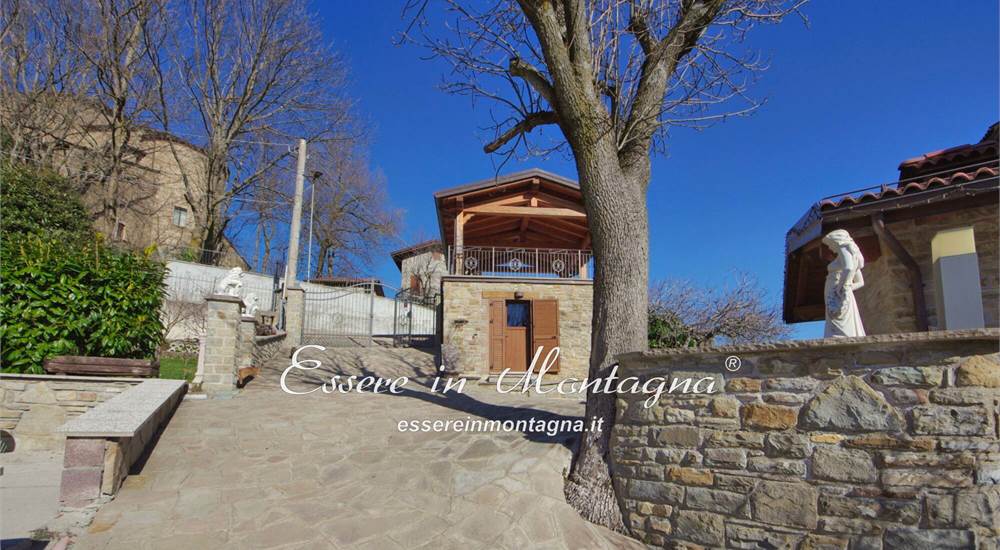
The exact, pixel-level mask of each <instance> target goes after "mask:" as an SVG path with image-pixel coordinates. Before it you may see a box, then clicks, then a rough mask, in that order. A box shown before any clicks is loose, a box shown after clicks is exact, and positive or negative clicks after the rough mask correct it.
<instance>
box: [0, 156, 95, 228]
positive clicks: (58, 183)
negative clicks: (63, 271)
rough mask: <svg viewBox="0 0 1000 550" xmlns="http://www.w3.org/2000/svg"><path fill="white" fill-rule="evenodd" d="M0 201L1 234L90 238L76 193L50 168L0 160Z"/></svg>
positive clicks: (87, 219) (85, 213)
mask: <svg viewBox="0 0 1000 550" xmlns="http://www.w3.org/2000/svg"><path fill="white" fill-rule="evenodd" d="M0 205H3V235H4V237H5V238H18V237H23V236H26V235H46V236H48V237H49V238H50V239H52V240H57V241H63V242H71V243H80V242H84V241H87V240H89V239H90V238H91V235H92V231H91V228H90V217H89V216H88V215H87V210H86V209H85V208H84V207H83V203H81V202H80V197H79V195H78V194H77V193H76V191H75V190H74V189H73V188H72V186H70V184H69V182H67V181H66V180H65V179H64V178H62V177H60V176H59V175H57V174H55V173H53V172H48V171H44V170H35V169H31V168H28V167H25V166H21V165H14V164H6V163H4V164H0Z"/></svg>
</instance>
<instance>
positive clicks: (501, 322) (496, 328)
mask: <svg viewBox="0 0 1000 550" xmlns="http://www.w3.org/2000/svg"><path fill="white" fill-rule="evenodd" d="M506 325H507V306H506V304H505V303H504V301H503V300H490V372H500V371H502V370H503V344H504V342H503V331H504V327H505V326H506Z"/></svg>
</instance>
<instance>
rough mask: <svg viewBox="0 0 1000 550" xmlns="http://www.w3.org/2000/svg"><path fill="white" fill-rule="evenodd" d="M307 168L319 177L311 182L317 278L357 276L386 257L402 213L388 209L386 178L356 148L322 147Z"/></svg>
mask: <svg viewBox="0 0 1000 550" xmlns="http://www.w3.org/2000/svg"><path fill="white" fill-rule="evenodd" d="M311 166H312V168H313V169H314V170H316V171H318V172H320V173H321V174H322V175H321V176H319V177H318V178H316V181H314V182H313V184H314V185H315V186H316V187H315V192H316V200H315V205H316V209H315V220H313V224H312V226H313V232H314V243H313V244H314V247H315V253H316V262H315V276H317V277H322V276H324V275H327V276H330V275H351V276H354V275H358V274H360V273H362V272H364V271H366V269H367V268H370V267H371V266H372V264H373V262H374V261H375V260H376V259H378V258H381V257H382V256H383V255H384V253H385V250H386V248H387V246H388V244H389V242H390V240H391V239H393V238H395V237H396V234H397V232H398V228H399V224H400V218H401V215H400V212H399V211H397V210H394V209H392V208H391V207H389V206H388V200H387V197H386V191H385V178H384V176H383V175H382V174H381V173H379V172H373V171H372V170H371V169H370V168H369V167H368V162H367V159H366V158H365V157H364V156H362V155H361V154H360V153H359V152H358V148H357V147H356V146H355V145H354V144H350V143H344V142H329V143H326V144H324V145H322V146H320V147H319V148H318V150H317V152H316V154H315V155H313V160H312V163H311ZM310 252H312V251H310Z"/></svg>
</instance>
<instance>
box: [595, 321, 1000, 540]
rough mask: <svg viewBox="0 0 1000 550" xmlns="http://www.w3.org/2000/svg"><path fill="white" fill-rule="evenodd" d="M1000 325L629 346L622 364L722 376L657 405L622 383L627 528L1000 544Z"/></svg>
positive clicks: (716, 535) (617, 464)
mask: <svg viewBox="0 0 1000 550" xmlns="http://www.w3.org/2000/svg"><path fill="white" fill-rule="evenodd" d="M998 340H1000V331H998V330H996V329H985V330H975V331H971V330H970V331H940V332H931V333H910V334H896V335H882V336H868V337H862V338H850V339H836V340H834V339H828V340H813V341H798V342H784V343H778V344H773V345H753V346H741V347H737V346H732V347H718V348H707V349H704V350H674V351H666V352H650V353H637V354H627V355H625V356H622V357H620V358H619V360H620V363H621V365H622V368H621V370H620V372H619V376H622V377H624V376H638V377H639V378H640V379H643V378H645V377H650V376H664V375H667V374H669V375H672V376H674V377H680V378H685V377H688V376H695V377H699V378H700V377H704V376H711V377H713V378H717V379H724V383H723V382H722V380H720V388H719V390H720V391H718V392H716V393H714V394H712V395H705V394H700V395H698V394H688V395H682V394H680V393H676V394H664V396H663V398H662V399H661V400H660V401H659V402H658V403H657V405H655V406H653V407H650V408H648V409H647V408H644V407H643V403H642V402H643V400H644V399H645V398H646V396H643V395H630V394H621V395H620V396H619V399H618V400H617V419H616V424H615V426H614V428H613V431H612V443H611V444H612V453H611V455H612V462H613V477H614V481H615V490H616V493H617V495H618V497H619V499H620V502H621V504H622V507H623V510H624V512H625V515H626V518H625V520H626V523H627V525H628V527H629V529H630V530H631V532H632V534H633V535H634V536H636V537H638V538H640V539H641V540H643V541H644V542H646V543H647V544H650V545H653V546H660V547H670V548H699V547H702V546H707V547H725V548H789V549H795V548H798V549H813V548H836V549H841V550H846V549H848V548H850V549H852V550H853V549H873V550H876V549H886V550H889V549H899V550H903V549H907V550H910V549H932V548H933V549H939V548H980V549H995V548H997V547H998V546H997V545H998V543H1000V485H998V483H1000V437H998V432H997V430H998V410H1000V355H998V353H997V351H998V347H1000V343H998ZM729 356H736V357H739V358H740V359H741V361H742V365H741V366H740V367H739V369H738V371H737V372H729V371H728V370H727V369H726V368H725V367H724V365H725V363H726V358H727V357H729Z"/></svg>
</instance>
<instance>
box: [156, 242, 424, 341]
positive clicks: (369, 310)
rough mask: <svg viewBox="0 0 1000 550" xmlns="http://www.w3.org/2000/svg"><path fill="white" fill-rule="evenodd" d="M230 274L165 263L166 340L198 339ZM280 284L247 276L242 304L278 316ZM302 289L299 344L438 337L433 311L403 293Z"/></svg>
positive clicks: (362, 287) (368, 284) (372, 285)
mask: <svg viewBox="0 0 1000 550" xmlns="http://www.w3.org/2000/svg"><path fill="white" fill-rule="evenodd" d="M228 273H229V270H228V269H226V268H220V267H214V266H208V265H203V264H196V263H191V262H182V261H170V262H168V263H167V276H166V278H165V279H164V283H165V284H166V287H167V297H166V301H165V303H164V307H163V311H162V313H161V316H162V317H163V319H164V323H165V324H166V325H167V326H168V328H169V331H168V334H167V340H169V341H185V340H193V339H196V338H199V337H200V336H201V334H202V333H203V331H204V305H205V296H207V295H209V294H213V293H214V292H215V289H216V285H217V284H218V283H219V281H220V280H221V279H222V278H223V277H225V276H226V275H227V274H228ZM278 282H280V281H277V282H276V281H275V278H274V277H273V276H271V275H265V274H263V273H250V272H245V273H243V289H242V295H243V299H244V300H247V301H250V300H252V299H254V298H256V300H257V304H258V307H259V309H260V310H261V311H268V310H272V311H281V309H282V307H283V304H282V302H281V290H280V286H276V285H277V283H278ZM300 285H301V287H302V289H303V290H304V291H305V292H304V300H303V304H302V308H303V312H302V313H303V315H302V338H301V342H302V344H319V345H325V346H337V345H359V344H360V345H369V344H371V343H372V342H373V340H374V339H375V338H391V339H392V340H393V342H394V343H395V344H396V345H414V344H415V342H416V343H426V342H428V341H433V338H434V336H435V334H436V333H437V308H436V307H435V305H434V304H428V303H426V302H425V301H422V299H420V298H419V297H414V296H410V295H409V294H408V293H406V292H397V294H396V297H385V296H380V295H378V294H377V292H375V290H376V289H377V288H378V289H380V288H383V285H381V284H378V283H376V282H374V281H362V282H359V283H356V284H352V285H348V286H340V287H334V286H327V285H322V284H316V283H300ZM384 288H388V289H390V290H395V289H392V287H388V286H384ZM414 337H418V339H417V340H414Z"/></svg>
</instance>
